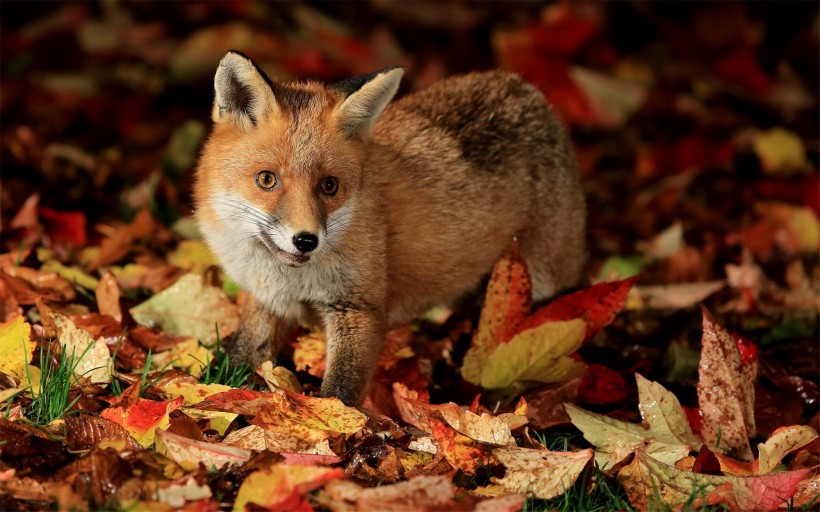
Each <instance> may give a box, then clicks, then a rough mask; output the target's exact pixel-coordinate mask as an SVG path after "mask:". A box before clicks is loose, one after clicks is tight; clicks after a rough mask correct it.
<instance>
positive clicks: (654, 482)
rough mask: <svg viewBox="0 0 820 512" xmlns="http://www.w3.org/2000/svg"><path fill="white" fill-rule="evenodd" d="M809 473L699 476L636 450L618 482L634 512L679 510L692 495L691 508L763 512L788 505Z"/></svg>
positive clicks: (807, 471)
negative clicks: (693, 500)
mask: <svg viewBox="0 0 820 512" xmlns="http://www.w3.org/2000/svg"><path fill="white" fill-rule="evenodd" d="M809 471H810V470H808V469H803V470H798V471H786V472H783V473H771V474H768V475H758V476H750V477H738V476H716V475H702V474H698V473H692V472H689V471H681V470H678V469H675V468H674V467H673V466H670V465H668V464H664V463H663V462H660V461H658V460H656V459H655V458H653V457H651V456H649V455H648V454H647V453H645V452H644V451H643V450H640V449H639V450H637V451H636V452H635V460H633V462H632V463H631V464H630V465H629V466H627V467H624V468H623V469H621V471H620V472H619V474H618V481H619V482H620V483H621V484H622V485H623V486H624V490H625V491H626V494H627V496H628V497H629V501H630V503H631V504H632V506H633V507H635V508H637V509H638V510H654V509H655V508H656V507H659V506H664V505H668V506H672V507H679V506H682V505H683V504H684V503H689V497H690V496H692V495H693V494H694V495H695V496H698V497H697V498H696V499H695V502H694V503H691V504H690V505H689V506H690V507H693V508H699V507H701V506H702V505H719V504H725V505H727V506H728V508H729V510H734V511H766V510H774V509H776V508H778V507H779V506H780V505H781V504H783V503H784V502H788V500H789V499H790V498H791V497H792V496H793V495H794V494H795V492H796V491H797V486H798V484H799V483H800V481H801V480H803V479H804V478H805V476H806V475H807V474H808V473H809ZM659 499H660V503H659V502H658V500H659Z"/></svg>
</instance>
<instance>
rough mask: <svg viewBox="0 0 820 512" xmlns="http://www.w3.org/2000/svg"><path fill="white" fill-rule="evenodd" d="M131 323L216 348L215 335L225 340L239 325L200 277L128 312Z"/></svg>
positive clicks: (182, 280) (228, 305) (228, 303)
mask: <svg viewBox="0 0 820 512" xmlns="http://www.w3.org/2000/svg"><path fill="white" fill-rule="evenodd" d="M129 311H130V312H131V315H132V316H133V317H134V320H136V321H137V323H139V324H140V325H144V326H146V327H158V328H160V329H162V330H163V331H165V332H167V333H169V334H175V335H180V336H191V337H193V338H196V339H197V340H199V341H200V342H201V343H202V344H203V345H205V346H207V347H210V346H213V345H215V344H216V341H217V339H216V332H217V330H218V331H219V335H220V336H229V335H230V334H231V333H233V332H234V331H235V330H236V328H237V326H238V325H239V313H238V311H237V308H236V305H234V304H233V303H232V302H231V301H230V300H229V299H228V298H227V297H226V296H225V294H224V293H223V292H222V290H220V289H219V288H215V287H213V286H209V285H207V284H205V283H204V282H203V279H202V277H201V276H198V275H195V274H186V275H184V276H182V277H180V278H179V279H178V280H177V282H176V283H174V284H173V285H171V286H170V287H168V288H166V289H165V290H163V291H161V292H160V293H158V294H156V295H154V296H153V297H151V298H150V299H148V300H147V301H145V302H143V303H142V304H140V305H138V306H135V307H133V308H131V309H130V310H129Z"/></svg>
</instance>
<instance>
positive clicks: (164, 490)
mask: <svg viewBox="0 0 820 512" xmlns="http://www.w3.org/2000/svg"><path fill="white" fill-rule="evenodd" d="M155 495H156V499H157V501H158V502H159V503H167V504H168V505H170V506H172V507H174V508H177V509H180V508H182V507H183V506H184V505H185V504H186V503H187V502H192V501H198V500H204V499H208V498H210V497H211V496H212V494H211V488H210V487H208V486H207V485H206V484H200V483H198V482H197V480H196V478H194V477H193V476H188V477H183V478H182V479H181V480H175V481H171V482H169V483H165V484H163V485H160V486H158V487H157V490H156V493H155Z"/></svg>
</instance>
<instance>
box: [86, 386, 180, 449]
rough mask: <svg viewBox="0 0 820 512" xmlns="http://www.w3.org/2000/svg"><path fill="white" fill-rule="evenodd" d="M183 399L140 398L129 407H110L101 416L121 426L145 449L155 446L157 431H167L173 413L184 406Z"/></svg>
mask: <svg viewBox="0 0 820 512" xmlns="http://www.w3.org/2000/svg"><path fill="white" fill-rule="evenodd" d="M182 403H183V401H182V398H176V399H174V400H169V401H167V402H156V401H153V400H146V399H144V398H138V399H137V401H136V402H135V403H133V404H131V405H129V406H128V407H110V408H108V409H106V410H104V411H103V412H102V413H101V414H100V416H102V417H103V418H105V419H107V420H110V421H113V422H114V423H116V424H118V425H121V426H122V427H123V428H125V430H127V431H128V433H129V434H131V435H132V436H133V437H134V439H136V441H137V442H138V443H139V445H140V446H142V447H143V448H148V447H149V446H151V445H152V444H154V439H155V438H156V432H157V430H158V429H159V430H167V429H168V425H169V424H170V421H171V420H170V417H169V415H170V414H171V411H175V410H176V409H179V408H180V407H181V406H182Z"/></svg>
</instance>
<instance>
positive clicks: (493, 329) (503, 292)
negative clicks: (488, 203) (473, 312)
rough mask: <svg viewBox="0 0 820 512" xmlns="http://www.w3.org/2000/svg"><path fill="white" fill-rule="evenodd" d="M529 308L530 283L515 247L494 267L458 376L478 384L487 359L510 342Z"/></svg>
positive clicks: (515, 244)
mask: <svg viewBox="0 0 820 512" xmlns="http://www.w3.org/2000/svg"><path fill="white" fill-rule="evenodd" d="M531 304H532V283H531V281H530V276H529V272H528V271H527V264H526V262H525V261H524V259H523V258H522V257H521V251H520V249H519V248H518V243H517V242H515V243H514V244H513V246H512V248H511V249H510V251H509V252H508V253H507V254H506V255H505V256H504V257H503V258H501V260H499V261H498V263H496V264H495V267H493V272H492V274H491V276H490V282H489V284H488V285H487V292H486V294H485V296H484V307H482V308H481V316H480V317H479V320H478V330H477V331H476V334H475V336H474V338H473V342H472V344H471V345H470V349H469V350H468V351H467V354H465V356H464V364H463V366H462V367H461V375H462V377H463V378H464V380H466V381H468V382H472V383H474V384H478V383H480V382H481V374H482V372H483V370H484V365H485V364H486V361H487V359H488V358H489V357H490V355H491V354H492V353H493V352H494V351H495V349H496V348H497V347H498V346H499V345H500V344H501V343H505V342H507V341H509V340H510V339H512V337H513V336H514V335H515V333H516V332H517V331H518V328H519V327H520V326H521V324H522V323H523V322H524V318H525V316H526V315H527V314H528V313H529V312H530V307H531Z"/></svg>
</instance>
